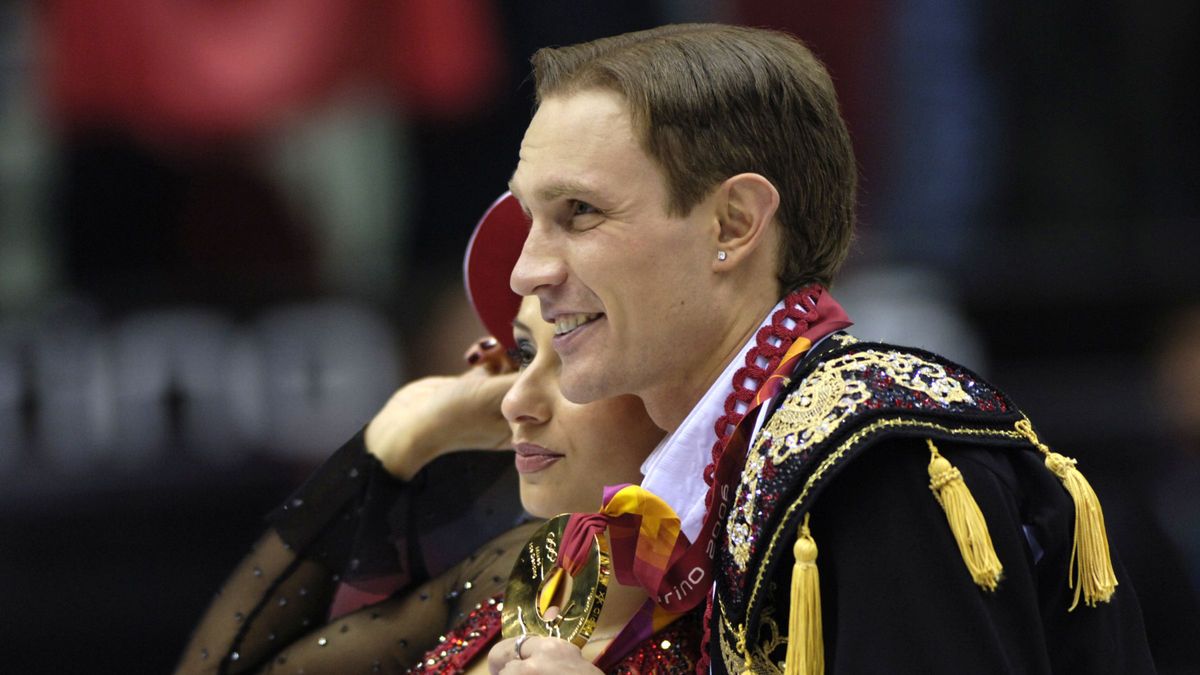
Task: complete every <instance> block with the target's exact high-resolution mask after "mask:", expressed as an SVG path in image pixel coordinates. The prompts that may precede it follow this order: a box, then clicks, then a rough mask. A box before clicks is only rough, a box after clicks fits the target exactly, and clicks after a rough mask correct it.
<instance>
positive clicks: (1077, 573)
mask: <svg viewBox="0 0 1200 675" xmlns="http://www.w3.org/2000/svg"><path fill="white" fill-rule="evenodd" d="M1016 429H1017V431H1019V432H1021V433H1022V434H1024V435H1025V437H1026V438H1028V439H1029V442H1030V443H1033V444H1034V445H1035V446H1037V449H1038V450H1040V451H1041V452H1042V454H1043V455H1045V457H1046V468H1047V469H1050V471H1052V472H1053V473H1054V475H1055V476H1058V479H1059V480H1060V481H1062V484H1063V487H1064V488H1066V490H1067V494H1069V495H1071V501H1073V502H1074V503H1075V545H1074V547H1073V548H1072V550H1071V566H1070V571H1069V572H1068V574H1067V584H1068V585H1069V587H1070V588H1073V589H1075V600H1074V601H1073V602H1072V603H1071V607H1070V608H1069V609H1068V610H1067V611H1073V610H1074V609H1075V608H1076V607H1077V606H1079V596H1080V592H1081V591H1082V594H1083V602H1084V604H1086V605H1087V606H1088V607H1095V606H1096V604H1097V603H1101V602H1108V601H1109V600H1110V599H1111V598H1112V595H1113V592H1114V591H1115V590H1116V588H1117V575H1116V573H1115V572H1114V571H1113V566H1112V556H1111V555H1110V554H1109V551H1108V532H1107V530H1106V529H1105V527H1104V511H1103V510H1102V509H1101V508H1100V498H1099V497H1097V496H1096V491H1095V490H1093V489H1092V486H1091V485H1090V484H1089V483H1088V482H1087V479H1086V478H1084V477H1083V474H1082V473H1080V472H1079V469H1077V468H1075V460H1074V459H1071V458H1070V457H1067V456H1065V455H1060V454H1058V453H1057V452H1054V451H1052V450H1051V449H1050V448H1049V446H1047V445H1046V444H1045V443H1042V442H1041V440H1039V439H1038V436H1037V433H1036V432H1034V430H1033V424H1031V423H1030V421H1029V420H1028V419H1023V420H1021V421H1019V422H1017V423H1016ZM1077 579H1078V583H1079V585H1078V586H1076V585H1075V584H1076V580H1077Z"/></svg>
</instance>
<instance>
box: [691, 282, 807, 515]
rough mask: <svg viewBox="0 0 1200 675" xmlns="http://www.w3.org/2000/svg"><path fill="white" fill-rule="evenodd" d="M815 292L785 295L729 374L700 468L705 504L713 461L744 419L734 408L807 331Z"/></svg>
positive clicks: (747, 401)
mask: <svg viewBox="0 0 1200 675" xmlns="http://www.w3.org/2000/svg"><path fill="white" fill-rule="evenodd" d="M817 290H818V287H816V286H808V287H805V288H802V289H800V290H798V291H793V292H791V293H789V294H788V296H787V297H786V298H784V303H783V307H781V308H780V309H779V310H777V311H776V312H775V313H774V314H772V315H771V322H770V323H768V324H765V325H763V326H762V327H761V328H759V329H758V333H756V334H755V336H754V340H755V344H754V346H753V347H751V348H750V351H748V352H746V360H745V365H743V366H742V367H741V368H738V369H737V372H735V373H734V374H733V390H732V391H731V392H729V396H728V397H727V398H726V399H725V414H723V415H721V416H720V417H718V418H717V421H716V422H715V423H714V424H713V431H714V432H716V434H717V440H716V442H714V443H713V447H712V461H711V462H710V463H709V465H708V466H706V467H704V482H705V484H707V485H708V486H709V494H708V496H707V497H706V498H705V504H710V503H711V501H712V483H713V473H714V472H715V471H716V469H717V461H718V460H720V459H721V454H722V453H723V452H724V451H725V446H726V445H728V443H729V436H730V435H731V434H732V433H733V430H734V428H736V427H737V425H738V423H739V422H741V421H742V417H744V414H743V413H741V412H738V404H739V403H741V404H743V406H744V407H749V406H750V403H751V402H752V401H753V400H754V396H755V395H756V394H757V393H758V388H759V387H761V386H762V383H763V382H764V381H765V380H766V379H767V377H768V376H770V374H771V373H772V372H774V370H775V369H776V368H778V367H779V361H780V359H782V358H783V355H784V354H786V353H787V350H788V349H789V348H790V347H791V346H792V343H793V342H795V341H796V337H797V336H798V335H800V334H801V333H803V332H804V331H806V330H808V326H809V324H810V323H811V322H812V321H815V320H816V319H817V313H816V312H817V299H816V291H817ZM787 319H791V320H793V321H795V322H796V325H795V326H793V327H792V328H790V329H789V328H788V327H787V325H786V324H785V323H784V322H785V321H786V320H787ZM771 338H776V339H777V340H778V341H779V344H778V345H774V344H771ZM759 358H763V359H766V361H767V362H766V365H764V366H759V365H758V360H759ZM747 380H749V381H750V382H751V383H752V387H753V388H751V387H747V386H746V381H747Z"/></svg>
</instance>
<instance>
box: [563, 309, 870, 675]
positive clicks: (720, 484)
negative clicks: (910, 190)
mask: <svg viewBox="0 0 1200 675" xmlns="http://www.w3.org/2000/svg"><path fill="white" fill-rule="evenodd" d="M797 295H800V296H807V297H802V300H808V301H809V302H802V304H803V305H804V306H806V308H807V309H808V314H807V315H805V317H804V319H805V320H806V322H807V323H808V326H807V327H803V328H801V331H800V334H799V335H798V336H796V338H795V340H794V341H793V342H792V344H791V345H790V346H789V347H788V349H787V351H786V352H785V353H784V356H783V358H782V359H780V362H779V365H778V366H776V367H775V368H774V369H773V370H772V372H771V373H770V375H769V376H768V377H767V378H766V379H765V380H764V381H763V383H762V385H761V386H760V387H759V388H758V391H757V392H756V393H755V395H754V398H753V399H752V402H751V403H750V406H749V409H748V410H747V411H746V413H745V414H744V415H743V416H742V418H741V420H740V421H739V422H738V424H737V426H736V427H735V428H734V430H733V432H732V433H731V434H730V435H729V436H728V437H727V438H726V439H725V440H724V443H723V444H722V445H723V446H724V447H722V448H721V451H720V456H719V458H718V460H717V461H716V466H715V468H714V472H713V481H712V483H711V485H710V486H709V493H708V496H707V500H706V501H707V504H708V508H707V510H706V512H705V515H704V521H703V524H702V525H701V527H700V532H699V535H698V537H697V538H696V541H695V542H694V543H693V542H689V540H688V537H687V535H685V534H684V533H683V532H682V531H681V530H680V524H679V517H678V515H676V513H675V511H674V510H673V509H672V508H671V507H670V506H669V505H668V504H667V503H666V502H664V501H663V500H662V499H660V498H659V497H657V496H656V495H654V494H653V493H651V492H649V491H647V490H645V489H643V488H641V487H639V486H636V485H618V486H609V487H606V488H605V490H604V498H603V503H602V505H601V508H600V511H599V512H598V513H592V514H574V515H572V516H571V519H570V520H569V521H568V523H567V527H566V529H565V530H564V531H563V541H562V545H561V547H560V549H559V560H558V562H557V563H556V565H555V567H556V569H555V570H554V572H553V573H552V579H551V580H549V581H548V582H547V584H546V586H547V587H550V586H552V585H556V584H557V578H561V572H560V568H561V569H565V570H567V571H568V573H569V572H570V569H572V568H574V569H578V568H579V567H580V566H582V562H581V561H582V560H583V559H585V557H586V551H587V550H588V548H589V547H590V546H591V542H592V537H593V536H595V535H597V534H599V533H600V532H602V531H603V530H604V528H605V527H607V528H608V529H609V541H610V544H611V549H612V564H613V570H614V572H615V573H616V575H617V580H618V581H619V582H621V583H622V584H625V585H634V584H636V585H638V586H641V587H642V588H643V589H644V590H645V591H646V593H647V595H649V596H650V597H649V598H648V600H647V601H646V604H644V605H643V606H642V607H641V609H639V610H638V612H637V614H636V615H634V617H633V619H631V620H630V622H629V623H628V624H626V626H625V628H624V629H623V630H622V631H621V633H620V634H619V635H618V636H617V637H616V638H615V639H614V640H613V642H612V643H611V644H610V645H609V648H608V649H607V650H605V653H604V654H603V655H602V656H601V658H600V659H599V661H597V664H596V665H597V666H599V667H600V668H601V669H604V668H605V667H606V666H608V665H612V664H614V663H615V662H616V661H617V660H619V659H620V658H621V657H623V656H624V655H625V654H626V653H628V651H629V649H631V648H632V647H633V646H634V645H636V644H638V643H639V642H641V641H642V640H645V639H647V638H649V637H650V636H651V635H653V634H654V633H655V632H657V631H659V630H661V629H662V627H664V626H666V625H667V624H669V623H671V621H674V620H675V619H676V618H678V617H679V615H681V614H683V613H684V612H687V611H689V610H691V609H692V608H694V607H696V606H697V605H699V604H700V603H701V602H703V601H704V600H705V599H706V598H707V597H708V591H709V589H710V588H711V586H712V581H713V577H712V564H713V559H714V557H715V556H716V551H717V545H718V543H719V539H720V536H721V526H722V524H723V523H724V521H725V517H726V516H727V514H728V513H729V508H730V506H731V504H732V501H733V493H734V489H735V488H736V486H737V484H738V480H739V479H738V472H739V471H740V470H741V467H742V466H743V464H744V463H745V457H746V452H747V450H748V448H749V441H750V436H751V433H752V431H753V429H754V420H755V418H756V417H757V416H758V414H757V413H758V411H759V408H760V407H761V406H762V405H763V404H764V403H767V402H769V401H771V400H772V399H774V398H775V397H776V396H777V395H778V394H779V393H780V392H781V391H783V388H784V387H786V386H787V384H788V382H789V381H790V376H791V374H792V372H793V371H794V370H795V368H796V366H797V365H799V363H800V360H801V359H802V358H803V357H804V355H805V354H806V353H807V352H808V350H809V349H811V348H812V346H813V344H815V343H816V342H818V341H820V340H821V339H822V338H824V337H825V336H827V335H830V334H831V333H834V332H836V331H838V330H841V329H843V328H846V327H847V326H850V325H851V323H852V322H851V321H850V319H849V317H848V316H847V315H846V312H845V310H843V309H842V307H841V305H839V304H838V303H837V301H836V300H834V299H833V297H832V296H831V295H830V294H829V293H828V292H827V291H825V289H823V288H821V287H811V288H806V289H803V290H802V291H800V292H798V293H796V294H792V295H789V296H788V298H787V300H786V302H787V303H792V302H793V301H794V300H793V298H794V297H795V296H797ZM785 309H786V307H785ZM551 582H553V584H552V583H551ZM543 595H547V594H546V592H545V591H544V592H543ZM550 597H553V590H551V591H550V593H549V594H548V595H547V598H550ZM541 604H542V599H541V597H540V596H539V605H541Z"/></svg>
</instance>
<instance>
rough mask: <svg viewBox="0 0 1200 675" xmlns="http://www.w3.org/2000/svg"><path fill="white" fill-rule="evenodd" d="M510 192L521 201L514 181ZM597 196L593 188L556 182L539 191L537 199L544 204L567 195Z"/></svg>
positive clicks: (577, 182)
mask: <svg viewBox="0 0 1200 675" xmlns="http://www.w3.org/2000/svg"><path fill="white" fill-rule="evenodd" d="M508 191H509V192H511V193H513V195H514V196H516V197H517V200H518V201H520V200H521V196H520V193H519V192H518V191H517V190H516V189H514V186H513V182H512V180H509V181H508ZM596 194H597V192H596V190H595V189H593V188H592V187H591V186H589V185H586V184H584V183H580V182H579V181H574V180H563V181H556V182H553V183H550V184H548V185H545V186H543V187H541V188H539V189H538V190H537V197H538V199H539V200H540V201H543V202H551V201H554V200H556V199H559V198H560V197H564V196H566V195H576V196H579V197H584V198H592V197H594V196H595V195H596Z"/></svg>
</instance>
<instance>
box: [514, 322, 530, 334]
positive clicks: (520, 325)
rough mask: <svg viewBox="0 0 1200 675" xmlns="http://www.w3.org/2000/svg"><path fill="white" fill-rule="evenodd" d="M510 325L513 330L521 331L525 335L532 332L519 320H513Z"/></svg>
mask: <svg viewBox="0 0 1200 675" xmlns="http://www.w3.org/2000/svg"><path fill="white" fill-rule="evenodd" d="M512 325H513V328H516V329H518V330H523V331H525V332H526V333H532V332H533V331H531V330H529V326H526V325H525V324H524V323H522V322H521V320H520V319H513V321H512Z"/></svg>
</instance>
